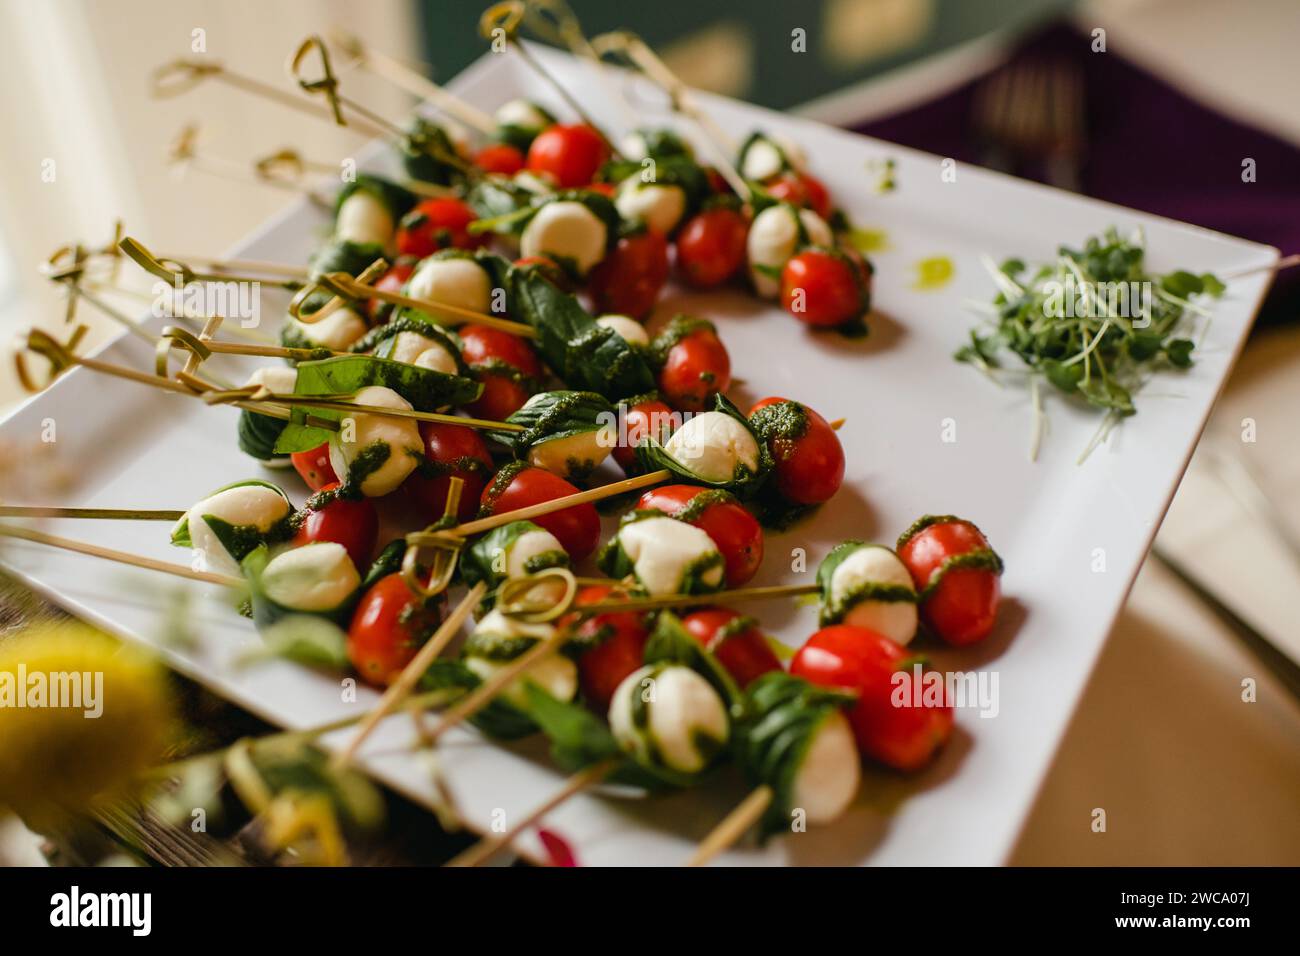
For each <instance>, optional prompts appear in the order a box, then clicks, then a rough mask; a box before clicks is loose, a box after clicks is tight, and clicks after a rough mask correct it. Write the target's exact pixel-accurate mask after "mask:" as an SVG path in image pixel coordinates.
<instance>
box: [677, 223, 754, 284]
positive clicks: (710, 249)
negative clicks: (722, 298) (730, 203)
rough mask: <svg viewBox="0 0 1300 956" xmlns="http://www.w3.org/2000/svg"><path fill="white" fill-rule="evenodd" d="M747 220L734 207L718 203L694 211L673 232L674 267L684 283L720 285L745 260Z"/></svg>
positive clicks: (747, 233)
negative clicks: (674, 236)
mask: <svg viewBox="0 0 1300 956" xmlns="http://www.w3.org/2000/svg"><path fill="white" fill-rule="evenodd" d="M748 235H749V223H748V222H746V220H745V217H744V216H743V215H741V213H740V211H739V210H737V209H729V208H727V207H725V206H719V207H717V208H714V209H706V210H704V211H703V212H700V213H696V214H695V215H694V216H692V217H691V218H690V219H688V220H687V221H686V224H685V225H684V226H682V228H681V231H680V232H678V233H677V268H678V270H679V271H680V272H681V274H682V278H683V280H684V281H685V282H686V284H687V285H692V286H694V287H695V288H697V289H712V288H713V287H714V286H719V285H722V283H724V282H726V281H727V280H728V279H730V278H731V277H732V276H734V275H735V274H736V272H737V270H739V269H740V267H741V265H742V264H743V263H744V261H745V240H746V237H747V236H748Z"/></svg>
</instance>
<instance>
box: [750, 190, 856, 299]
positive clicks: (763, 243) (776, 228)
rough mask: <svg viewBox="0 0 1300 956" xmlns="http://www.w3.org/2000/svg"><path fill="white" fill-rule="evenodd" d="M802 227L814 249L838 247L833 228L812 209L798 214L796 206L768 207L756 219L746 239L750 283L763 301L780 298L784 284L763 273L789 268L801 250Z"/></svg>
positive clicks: (802, 210) (776, 278)
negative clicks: (800, 227) (787, 266)
mask: <svg viewBox="0 0 1300 956" xmlns="http://www.w3.org/2000/svg"><path fill="white" fill-rule="evenodd" d="M796 215H797V216H798V218H797V219H796V218H795V217H796ZM801 224H802V225H803V229H804V232H805V233H806V234H807V236H808V241H809V242H811V243H812V244H813V245H817V246H829V245H832V244H833V243H834V237H833V236H832V234H831V228H830V226H828V225H826V221H825V220H824V219H822V218H821V216H819V215H817V214H816V213H815V212H813V211H812V210H811V209H799V210H796V209H795V208H794V207H793V206H789V205H786V204H785V203H779V204H777V205H775V206H768V207H767V208H766V209H764V210H763V211H762V212H760V213H759V214H758V215H757V216H755V217H754V222H753V223H752V224H751V225H750V227H749V235H748V236H747V237H746V239H745V250H746V253H747V254H748V257H749V278H750V281H752V282H753V283H754V290H755V291H756V292H757V293H758V294H759V295H760V296H762V297H763V298H766V299H772V298H775V297H776V296H777V295H778V294H780V292H781V280H780V279H779V278H778V277H776V276H772V275H767V274H765V273H764V271H763V270H764V269H766V270H768V271H771V270H774V269H775V270H780V269H783V268H785V264H786V263H787V262H788V261H789V260H790V257H791V256H793V255H794V252H795V249H797V248H798V246H799V226H800V225H801ZM758 267H762V268H758Z"/></svg>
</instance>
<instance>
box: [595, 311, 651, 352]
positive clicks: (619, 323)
mask: <svg viewBox="0 0 1300 956" xmlns="http://www.w3.org/2000/svg"><path fill="white" fill-rule="evenodd" d="M596 324H597V325H600V326H604V327H605V328H607V329H613V330H614V331H615V332H617V333H618V335H619V337H620V338H622V339H623V341H624V342H626V343H627V344H628V345H649V344H650V336H649V335H648V334H647V333H646V330H645V326H644V325H642V324H641V323H640V322H638V321H637V320H636V319H634V318H632V317H631V316H627V315H602V316H601V317H600V318H598V319H597V320H596Z"/></svg>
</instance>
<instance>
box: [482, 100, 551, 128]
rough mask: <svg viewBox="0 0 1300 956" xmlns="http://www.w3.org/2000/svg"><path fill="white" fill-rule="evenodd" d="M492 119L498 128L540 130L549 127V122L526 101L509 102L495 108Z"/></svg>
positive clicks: (532, 104)
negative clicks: (517, 127) (512, 127)
mask: <svg viewBox="0 0 1300 956" xmlns="http://www.w3.org/2000/svg"><path fill="white" fill-rule="evenodd" d="M492 119H493V120H495V121H496V124H497V125H498V126H519V127H522V128H523V129H541V128H543V127H545V126H550V125H551V121H550V120H549V119H547V118H546V115H545V114H544V113H543V112H542V111H541V110H539V109H538V108H537V106H536V104H534V103H530V102H528V100H519V99H516V100H510V101H508V102H506V103H502V104H501V105H500V106H499V107H497V111H496V112H495V113H494V114H492Z"/></svg>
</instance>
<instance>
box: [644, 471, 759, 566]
mask: <svg viewBox="0 0 1300 956" xmlns="http://www.w3.org/2000/svg"><path fill="white" fill-rule="evenodd" d="M701 494H703V495H705V497H704V498H702V499H700V500H699V501H695V499H696V498H698V497H699V496H700V495H701ZM692 502H694V504H692ZM636 506H637V509H638V510H645V509H647V508H654V509H657V510H659V511H662V512H664V513H665V514H667V515H671V516H673V517H677V518H681V519H682V520H684V521H685V522H686V523H687V524H693V525H695V527H697V528H699V529H700V530H701V531H703V532H704V533H705V534H707V535H708V536H709V537H710V538H712V539H713V543H714V544H715V545H716V546H717V548H718V551H719V553H721V555H722V557H723V560H724V561H725V562H726V574H727V587H732V588H734V587H737V586H739V585H741V584H744V583H745V582H746V581H748V580H749V579H750V578H752V577H753V576H754V575H755V574H757V573H758V567H759V565H760V564H762V563H763V528H762V526H761V525H760V524H759V523H758V519H757V518H755V517H754V516H753V515H752V514H750V513H749V511H747V510H746V509H745V507H744V505H742V504H741V503H740V502H739V501H737V500H736V499H735V498H734V497H733V496H732V495H730V494H728V493H727V492H725V491H719V490H717V489H710V488H699V487H696V486H695V485H661V486H660V487H658V488H651V489H650V490H649V491H647V492H646V493H645V494H643V495H642V496H641V498H640V500H638V501H637V503H636Z"/></svg>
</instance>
